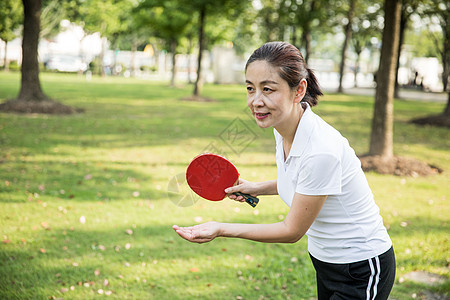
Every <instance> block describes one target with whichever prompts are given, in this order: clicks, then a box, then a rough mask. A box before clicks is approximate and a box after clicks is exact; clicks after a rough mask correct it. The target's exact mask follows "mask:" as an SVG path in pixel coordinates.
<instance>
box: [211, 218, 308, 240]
mask: <svg viewBox="0 0 450 300" xmlns="http://www.w3.org/2000/svg"><path fill="white" fill-rule="evenodd" d="M218 225H219V234H218V236H220V237H234V238H242V239H247V240H252V241H257V242H264V243H295V242H296V241H298V240H299V239H300V238H301V237H302V236H303V235H301V236H300V235H299V233H298V231H296V230H292V229H290V228H289V227H288V226H286V224H285V222H279V223H273V224H235V223H232V224H230V223H219V224H218Z"/></svg>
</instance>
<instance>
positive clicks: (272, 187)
mask: <svg viewBox="0 0 450 300" xmlns="http://www.w3.org/2000/svg"><path fill="white" fill-rule="evenodd" d="M257 184H258V185H259V187H258V190H259V195H278V190H277V180H276V179H275V180H270V181H263V182H258V183H257Z"/></svg>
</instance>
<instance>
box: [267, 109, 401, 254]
mask: <svg viewBox="0 0 450 300" xmlns="http://www.w3.org/2000/svg"><path fill="white" fill-rule="evenodd" d="M274 134H275V140H276V160H277V167H278V178H277V189H278V194H279V195H280V197H281V199H283V201H284V202H285V203H286V204H287V205H288V206H289V207H290V206H291V203H292V199H293V197H294V193H299V194H303V195H328V197H327V199H326V200H325V203H324V205H323V207H322V209H321V211H320V213H319V215H318V216H317V218H316V219H315V221H314V222H313V224H312V225H311V227H310V228H309V230H308V231H307V233H306V235H307V236H308V251H309V252H310V254H311V255H312V256H313V257H315V258H317V259H319V260H321V261H324V262H329V263H351V262H356V261H361V260H365V259H369V258H371V257H374V256H377V255H380V254H383V253H384V252H386V251H387V250H389V248H390V247H391V246H392V242H391V239H390V238H389V235H388V233H387V231H386V228H385V227H384V225H383V220H382V218H381V216H380V214H379V211H380V210H379V208H378V206H377V205H376V204H375V202H374V199H373V194H372V191H371V190H370V187H369V185H368V183H367V180H366V177H365V175H364V173H363V171H362V169H361V162H360V161H359V159H358V158H357V156H356V155H355V152H354V150H353V149H352V148H351V147H350V145H349V143H348V141H347V139H345V138H344V137H343V136H342V135H341V134H340V133H339V132H338V131H337V130H336V129H334V128H333V127H331V126H330V125H328V124H327V123H326V122H325V121H323V120H322V118H320V117H319V116H318V115H316V114H315V113H314V112H312V110H311V108H310V107H309V106H308V107H307V108H306V110H305V112H304V113H303V116H302V118H301V120H300V123H299V125H298V127H297V131H296V133H295V138H294V142H293V144H292V147H291V150H290V153H289V156H288V158H287V159H286V161H285V160H284V151H283V137H282V136H281V135H280V134H279V133H278V132H277V131H276V130H275V129H274Z"/></svg>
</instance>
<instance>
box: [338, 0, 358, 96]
mask: <svg viewBox="0 0 450 300" xmlns="http://www.w3.org/2000/svg"><path fill="white" fill-rule="evenodd" d="M355 2H356V0H350V8H349V10H348V14H347V19H348V23H347V25H345V39H344V45H342V53H341V64H340V65H339V87H338V93H343V92H344V89H343V87H342V80H343V78H344V71H345V57H346V52H347V46H348V43H349V41H350V40H351V38H352V20H353V15H354V14H355Z"/></svg>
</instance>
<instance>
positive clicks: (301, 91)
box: [294, 78, 308, 103]
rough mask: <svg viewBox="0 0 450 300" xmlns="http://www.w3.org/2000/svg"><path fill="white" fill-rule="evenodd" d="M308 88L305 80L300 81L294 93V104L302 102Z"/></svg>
mask: <svg viewBox="0 0 450 300" xmlns="http://www.w3.org/2000/svg"><path fill="white" fill-rule="evenodd" d="M307 88H308V83H307V82H306V79H304V78H303V79H302V80H301V81H300V83H299V85H298V87H297V90H296V91H295V98H294V102H295V103H299V102H300V101H302V99H303V97H305V94H306V90H307Z"/></svg>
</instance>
